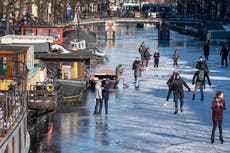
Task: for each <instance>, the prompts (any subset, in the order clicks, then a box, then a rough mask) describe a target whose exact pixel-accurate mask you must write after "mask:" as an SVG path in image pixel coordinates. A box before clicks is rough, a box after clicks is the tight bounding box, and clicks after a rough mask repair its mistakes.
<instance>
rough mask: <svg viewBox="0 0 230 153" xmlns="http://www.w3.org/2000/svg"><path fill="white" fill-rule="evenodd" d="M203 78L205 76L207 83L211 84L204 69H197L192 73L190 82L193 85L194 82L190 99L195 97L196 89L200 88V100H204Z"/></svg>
mask: <svg viewBox="0 0 230 153" xmlns="http://www.w3.org/2000/svg"><path fill="white" fill-rule="evenodd" d="M205 78H207V80H208V84H209V85H210V86H211V82H210V79H209V76H208V73H207V72H206V71H205V70H198V71H196V73H195V74H194V75H193V78H192V84H193V85H194V84H195V89H194V92H193V95H192V100H194V99H195V95H196V91H197V89H200V95H201V98H200V100H201V101H203V100H204V89H205Z"/></svg>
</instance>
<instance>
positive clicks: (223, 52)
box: [220, 44, 229, 67]
mask: <svg viewBox="0 0 230 153" xmlns="http://www.w3.org/2000/svg"><path fill="white" fill-rule="evenodd" d="M228 52H229V51H228V49H227V48H226V47H225V45H224V44H222V48H221V51H220V56H221V66H222V67H224V65H225V67H227V66H228ZM224 63H225V64H224Z"/></svg>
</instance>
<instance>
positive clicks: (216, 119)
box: [211, 91, 225, 144]
mask: <svg viewBox="0 0 230 153" xmlns="http://www.w3.org/2000/svg"><path fill="white" fill-rule="evenodd" d="M223 110H225V101H224V93H223V91H217V92H216V97H215V98H214V99H213V100H212V121H213V128H212V135H211V143H212V144H213V143H214V139H215V130H216V127H217V124H218V127H219V134H220V136H219V139H220V142H221V143H224V139H223V135H222V121H223Z"/></svg>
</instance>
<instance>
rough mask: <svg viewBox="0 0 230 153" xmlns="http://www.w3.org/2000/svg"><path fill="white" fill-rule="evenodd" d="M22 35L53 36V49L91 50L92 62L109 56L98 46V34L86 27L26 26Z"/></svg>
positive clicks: (64, 50) (106, 58)
mask: <svg viewBox="0 0 230 153" xmlns="http://www.w3.org/2000/svg"><path fill="white" fill-rule="evenodd" d="M21 35H22V36H46V37H52V38H53V41H52V42H50V45H51V51H54V50H58V51H62V52H69V51H75V52H77V51H79V50H84V51H86V52H91V62H92V63H97V62H104V61H107V60H108V57H107V55H106V53H105V52H104V51H100V50H99V49H98V48H96V34H95V33H94V32H91V31H89V30H88V29H86V28H81V29H77V28H76V27H73V28H63V27H51V26H24V27H22V28H21Z"/></svg>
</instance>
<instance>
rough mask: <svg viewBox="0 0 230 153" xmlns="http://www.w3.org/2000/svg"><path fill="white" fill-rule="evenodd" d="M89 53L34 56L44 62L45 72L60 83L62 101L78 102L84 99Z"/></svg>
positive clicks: (88, 68)
mask: <svg viewBox="0 0 230 153" xmlns="http://www.w3.org/2000/svg"><path fill="white" fill-rule="evenodd" d="M90 56H91V53H89V52H85V51H84V50H81V51H78V52H70V53H66V54H63V53H58V52H57V53H45V52H40V53H36V54H35V58H36V59H39V60H40V61H42V62H44V64H45V65H46V68H47V72H48V73H49V74H51V75H52V76H53V77H54V78H55V79H56V80H57V82H59V83H60V86H61V92H62V96H63V100H64V101H67V100H73V99H75V100H80V99H81V98H83V97H84V94H85V92H86V88H87V82H88V81H87V80H88V76H89V71H90Z"/></svg>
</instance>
